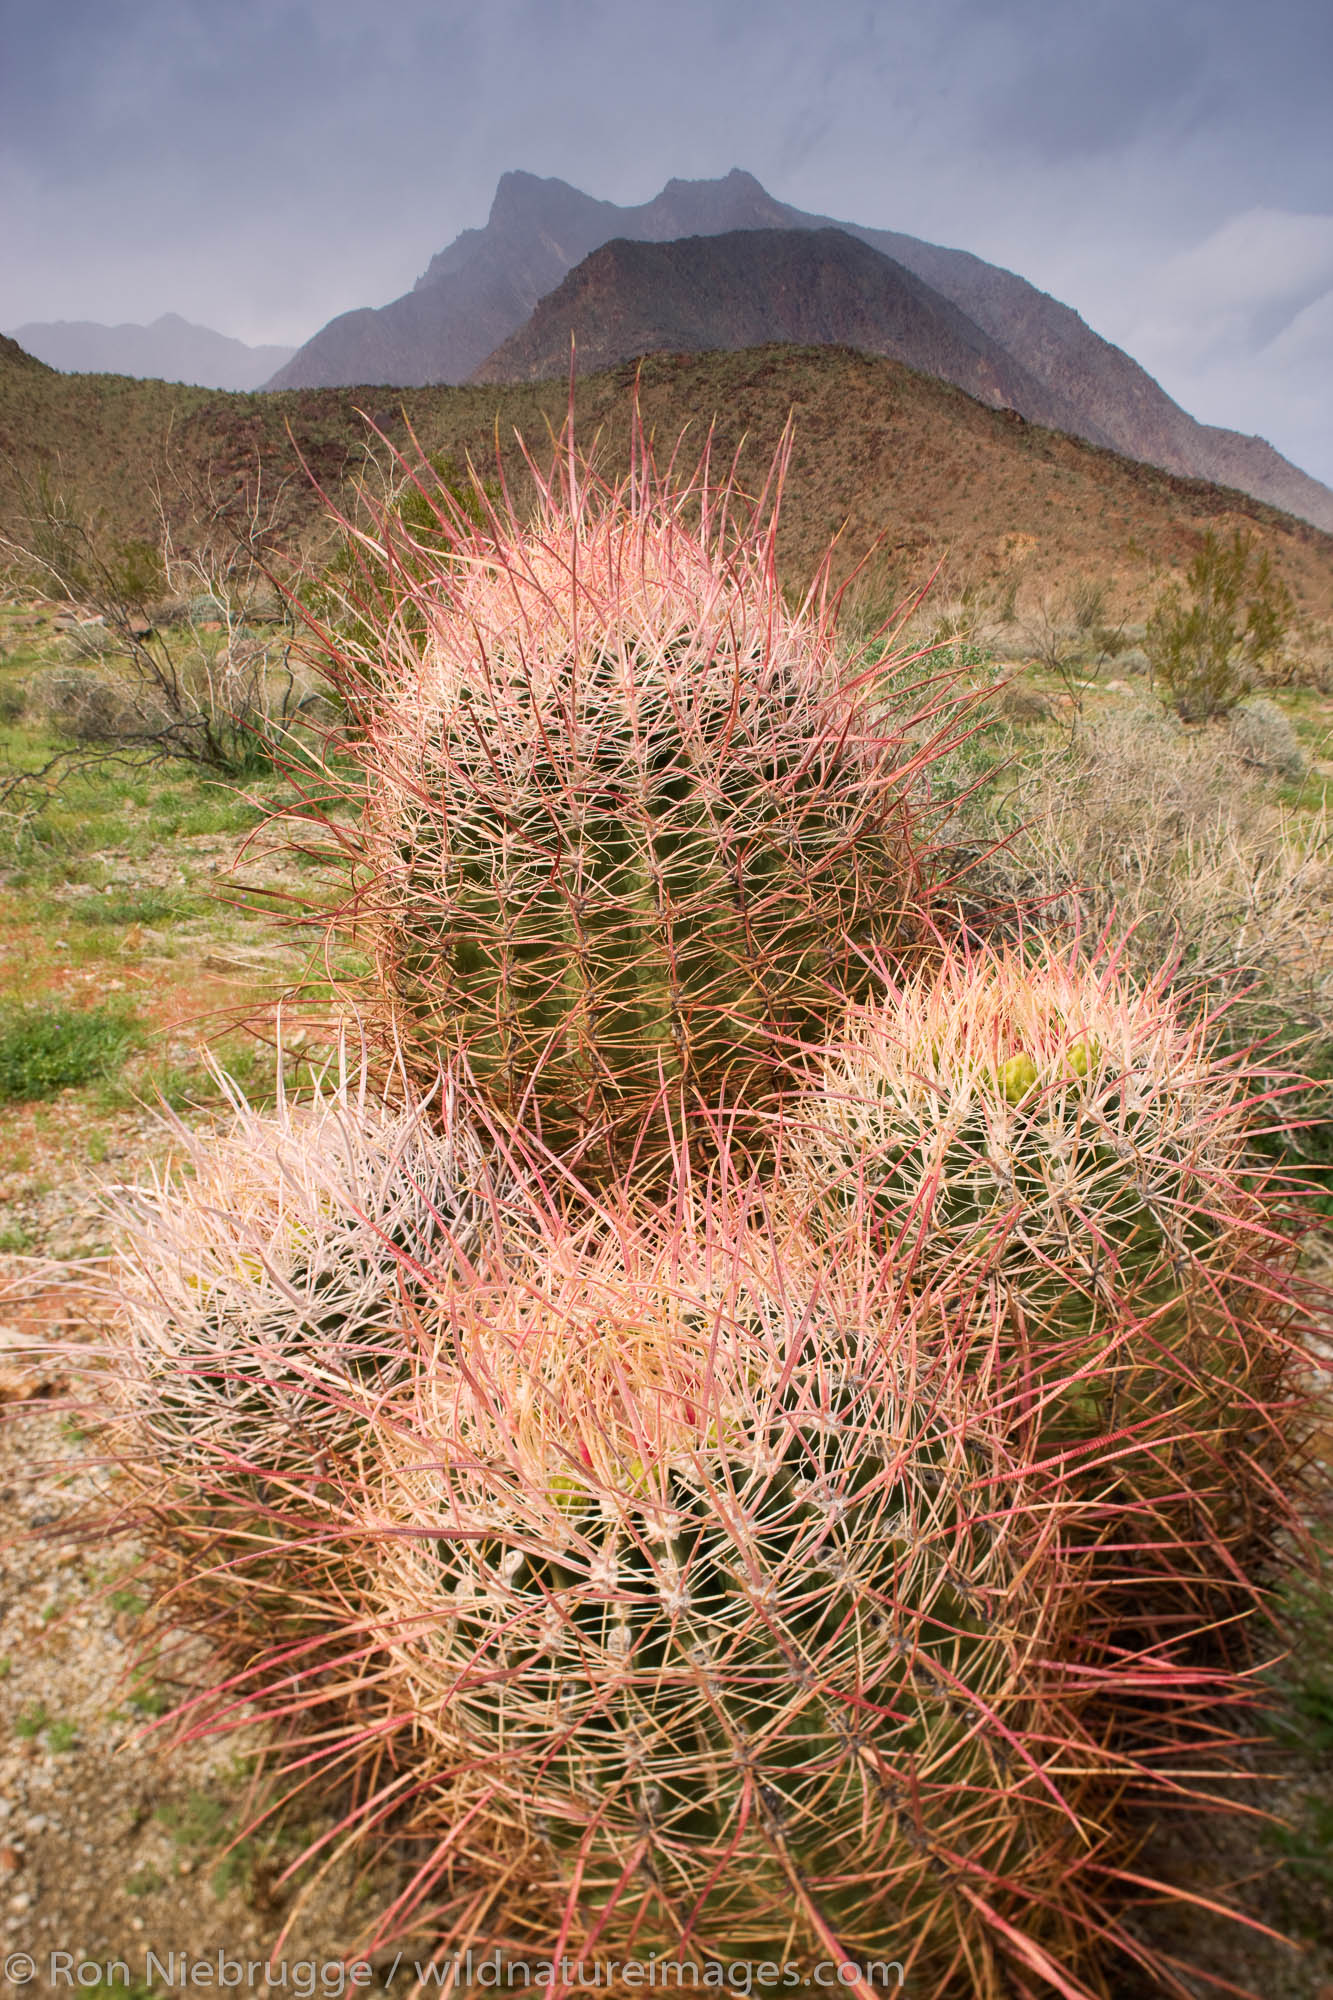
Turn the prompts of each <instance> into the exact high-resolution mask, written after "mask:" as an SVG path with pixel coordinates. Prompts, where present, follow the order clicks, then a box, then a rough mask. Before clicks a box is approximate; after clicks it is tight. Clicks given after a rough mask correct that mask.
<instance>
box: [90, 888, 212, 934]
mask: <svg viewBox="0 0 1333 2000" xmlns="http://www.w3.org/2000/svg"><path fill="white" fill-rule="evenodd" d="M200 908H201V905H200V904H199V903H197V902H193V901H191V899H190V898H189V897H186V896H173V895H170V894H168V893H167V892H166V891H165V890H160V889H138V890H135V889H129V890H125V891H123V892H122V891H119V890H117V891H113V892H112V893H111V894H109V895H101V896H81V897H79V899H78V901H77V902H75V903H72V904H71V905H70V907H69V912H68V918H69V921H70V922H71V923H75V924H90V925H95V926H96V927H98V928H99V929H100V928H106V929H111V928H113V927H116V928H128V927H129V926H130V925H131V924H164V923H180V922H182V921H184V920H185V919H187V918H189V917H191V916H194V915H196V914H197V913H198V911H199V909H200Z"/></svg>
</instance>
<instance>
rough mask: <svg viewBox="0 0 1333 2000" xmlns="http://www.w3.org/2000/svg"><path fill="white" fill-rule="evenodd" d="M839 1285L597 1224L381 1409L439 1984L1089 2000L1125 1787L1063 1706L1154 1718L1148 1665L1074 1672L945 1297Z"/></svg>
mask: <svg viewBox="0 0 1333 2000" xmlns="http://www.w3.org/2000/svg"><path fill="white" fill-rule="evenodd" d="M853 1262H854V1260H850V1259H847V1260H842V1268H841V1271H840V1272H839V1273H838V1274H836V1275H835V1274H834V1273H831V1272H830V1271H829V1270H828V1268H827V1260H826V1259H825V1258H824V1257H823V1255H822V1253H820V1252H819V1251H817V1250H815V1249H813V1248H812V1247H811V1246H809V1245H806V1246H804V1247H802V1245H801V1242H800V1240H799V1238H798V1237H797V1236H795V1235H790V1234H785V1235H780V1234H779V1233H778V1232H777V1230H776V1229H775V1228H773V1227H758V1226H754V1225H752V1224H746V1223H745V1222H744V1221H743V1220H740V1221H735V1220H733V1221H732V1222H730V1223H729V1222H728V1221H727V1219H726V1217H725V1215H724V1214H723V1212H722V1210H721V1208H720V1207H719V1205H717V1204H714V1205H713V1206H712V1208H711V1209H710V1210H709V1211H708V1213H707V1215H706V1217H705V1216H703V1215H700V1217H699V1218H698V1221H697V1226H695V1225H693V1224H691V1223H690V1222H688V1221H685V1222H682V1220H681V1217H680V1215H679V1213H677V1214H675V1215H674V1216H673V1218H672V1219H671V1220H670V1221H669V1222H667V1223H665V1224H659V1223H658V1222H655V1221H654V1222H650V1223H648V1224H640V1223H639V1222H637V1221H635V1220H634V1219H633V1218H632V1217H631V1218H628V1219H626V1218H625V1217H624V1216H621V1217H619V1218H617V1223H616V1226H613V1227H610V1228H607V1229H605V1230H603V1232H602V1234H601V1237H600V1239H594V1240H591V1241H590V1240H588V1239H587V1238H584V1239H582V1240H580V1241H579V1242H578V1243H577V1244H576V1245H575V1246H574V1247H573V1248H572V1249H571V1248H569V1246H567V1245H562V1244H561V1243H560V1242H559V1241H558V1240H556V1241H550V1242H548V1244H547V1246H546V1252H545V1257H544V1261H543V1260H540V1259H539V1260H538V1261H537V1262H536V1263H533V1264H531V1265H529V1266H528V1267H527V1268H526V1269H524V1270H523V1271H522V1272H521V1273H518V1272H516V1273H515V1276H514V1278H513V1279H512V1280H511V1281H510V1282H508V1283H500V1284H497V1285H494V1286H492V1287H489V1288H488V1287H486V1286H480V1287H479V1286H475V1285H474V1286H469V1287H468V1288H467V1289H466V1290H465V1291H460V1292H459V1294H458V1295H457V1297H456V1298H455V1299H454V1300H453V1301H452V1302H451V1303H450V1304H449V1305H448V1307H447V1308H446V1309H445V1310H444V1311H443V1313H442V1316H441V1319H440V1322H439V1326H438V1331H437V1336H436V1340H435V1343H434V1346H433V1348H432V1349H430V1350H429V1351H423V1355H422V1362H421V1366H420V1367H419V1368H418V1371H417V1373H416V1377H415V1381H414V1385H413V1387H412V1390H411V1392H410V1394H409V1395H408V1396H406V1397H405V1398H400V1399H399V1401H398V1402H397V1404H396V1405H395V1406H394V1407H393V1408H391V1409H386V1410H385V1411H384V1412H382V1413H381V1418H380V1425H381V1433H380V1434H381V1436H382V1438H383V1440H384V1443H383V1453H382V1457H381V1458H380V1460H379V1464H380V1466H381V1468H382V1470H381V1474H380V1479H379V1483H378V1486H377V1487H372V1490H371V1491H370V1493H369V1494H368V1496H367V1497H365V1499H364V1500H363V1502H362V1503H361V1504H362V1505H363V1507H364V1511H365V1525H364V1534H365V1536H366V1546H367V1551H368V1553H367V1555H366V1557H365V1566H366V1569H367V1572H368V1573H373V1576H374V1578H375V1589H376V1592H377V1595H378V1609H377V1612H376V1614H375V1617H374V1619H373V1625H374V1628H375V1630H376V1633H377V1636H378V1639H379V1641H380V1644H381V1646H382V1649H383V1652H384V1653H385V1654H386V1655H387V1657H388V1660H389V1662H390V1665H389V1667H388V1668H387V1670H386V1671H385V1672H384V1673H383V1675H382V1677H381V1678H380V1680H379V1682H378V1685H379V1686H380V1687H381V1688H382V1689H383V1690H384V1691H385V1699H387V1700H388V1701H389V1702H390V1703H391V1706H392V1709H393V1711H394V1713H395V1714H396V1716H397V1718H398V1722H399V1726H400V1729H401V1730H402V1731H403V1732H405V1734H406V1738H407V1740H408V1741H410V1744H411V1751H410V1765H409V1768H410V1771H411V1779H412V1785H413V1791H414V1796H415V1797H416V1798H417V1799H418V1801H419V1815H420V1818H419V1825H418V1831H419V1833H420V1835H421V1837H422V1839H423V1841H425V1842H426V1843H428V1847H429V1851H430V1854H431V1861H430V1867H431V1868H432V1869H433V1870H434V1871H436V1875H437V1877H438V1876H439V1875H443V1874H445V1873H446V1872H449V1873H452V1872H453V1871H454V1870H455V1869H460V1870H461V1871H462V1880H463V1883H464V1885H465V1886H466V1887H467V1889H468V1896H467V1899H466V1904H465V1909H464V1913H463V1914H462V1915H461V1916H460V1919H459V1930H458V1931H457V1932H456V1933H454V1932H450V1931H449V1930H448V1929H447V1928H446V1932H445V1935H444V1936H443V1938H442V1939H441V1945H440V1949H441V1952H442V1953H444V1954H445V1956H447V1952H448V1950H449V1949H450V1948H451V1946H452V1944H453V1943H456V1942H458V1940H459V1939H460V1938H461V1937H467V1938H468V1940H469V1941H470V1942H471V1941H474V1940H477V1939H479V1938H481V1937H485V1938H486V1941H487V1943H489V1942H490V1941H491V1939H492V1938H499V1939H501V1940H503V1942H504V1943H505V1945H506V1946H507V1947H508V1948H510V1949H511V1950H513V1951H515V1952H519V1951H521V1952H522V1955H523V1956H525V1957H527V1958H529V1959H531V1958H533V1957H536V1958H545V1957H550V1956H551V1955H552V1954H554V1955H555V1956H556V1957H557V1958H558V1957H560V1956H561V1955H564V1956H567V1957H569V1958H571V1959H578V1958H579V1957H584V1958H585V1959H586V1958H587V1957H588V1956H589V1955H590V1954H592V1955H595V1956H597V1957H598V1958H602V1957H606V1956H608V1955H614V1954H615V1952H616V1951H617V1950H623V1949H625V1948H630V1949H632V1950H633V1951H634V1952H635V1953H636V1955H637V1956H639V1957H640V1958H644V1959H646V1958H647V1957H648V1955H649V1953H650V1951H651V1952H653V1953H661V1954H663V1955H665V1956H668V1957H670V1956H676V1957H680V1958H683V1959H685V1960H691V1961H694V1962H695V1963H696V1966H700V1965H705V1964H711V1965H712V1966H713V1967H714V1971H715V1972H716V1970H717V1968H723V1971H722V1973H721V1975H720V1976H721V1977H722V1978H724V1979H727V1980H730V1978H731V1974H730V1973H728V1972H726V1971H725V1968H726V1967H727V1966H728V1965H730V1964H732V1963H733V1962H734V1961H748V1962H749V1963H750V1964H753V1963H754V1962H755V1961H760V1960H770V1961H773V1962H775V1963H776V1964H777V1965H779V1966H786V1965H792V1964H795V1965H798V1966H801V1967H802V1968H803V1969H804V1978H805V1981H806V1983H808V1980H809V1977H810V1970H811V1967H812V1966H813V1965H815V1964H816V1963H819V1962H824V1963H827V1964H829V1965H830V1966H833V1965H847V1964H850V1965H851V1966H852V1968H853V1970H854V1971H855V1969H856V1968H857V1967H861V1968H863V1969H864V1968H867V1967H870V1966H871V1965H878V1966H879V1967H880V1972H879V1973H878V1974H872V1973H870V1972H868V1971H864V1970H863V1973H862V1975H861V1976H860V1978H859V1982H858V1983H859V1987H860V1990H862V1991H868V1990H870V1989H871V1988H872V1987H876V1986H878V1987H881V1988H882V1986H883V1985H884V1984H885V1983H887V1984H889V1985H890V1986H893V1985H895V1984H896V1978H897V1976H896V1974H894V1973H891V1972H889V1971H888V1970H887V1968H888V1966H889V1965H890V1964H891V1963H893V1962H897V1963H898V1964H900V1965H901V1966H902V1967H903V1968H904V1975H905V1978H906V1981H907V1984H908V1986H909V1988H911V1989H912V1990H921V1991H923V1992H924V1991H929V1992H931V1993H936V1994H946V1993H947V1994H953V1993H957V1994H959V1995H963V1994H966V1995H968V1996H974V1995H995V1996H999V1995H1001V1994H1008V1993H1010V1992H1012V1991H1018V1990H1021V1991H1032V1990H1035V1988H1034V1986H1033V1984H1032V1975H1033V1974H1034V1973H1035V1974H1036V1975H1037V1983H1038V1984H1041V1983H1042V1982H1044V1981H1045V1980H1046V1979H1048V1978H1049V1981H1050V1984H1051V1985H1053V1986H1054V1987H1055V1988H1056V1990H1059V1991H1062V1992H1065V1993H1086V1992H1087V1991H1088V1990H1089V1989H1088V1988H1086V1987H1085V1986H1083V1985H1080V1984H1074V1983H1070V1982H1071V1981H1074V1980H1075V1979H1076V1978H1077V1977H1078V1975H1077V1972H1076V1970H1075V1969H1074V1968H1076V1967H1077V1966H1079V1965H1081V1964H1082V1963H1083V1961H1084V1958H1085V1956H1086V1951H1087V1947H1088V1944H1089V1941H1090V1939H1091V1937H1092V1935H1093V1933H1094V1932H1095V1931H1099V1930H1100V1931H1101V1932H1102V1933H1104V1934H1105V1935H1114V1932H1115V1926H1114V1922H1113V1920H1112V1919H1111V1918H1109V1917H1108V1916H1107V1914H1106V1913H1105V1911H1104V1910H1102V1911H1100V1912H1098V1911H1096V1909H1095V1905H1096V1900H1097V1897H1098V1895H1099V1893H1101V1892H1103V1891H1104V1890H1105V1887H1106V1880H1107V1871H1108V1869H1109V1867H1110V1866H1111V1862H1112V1860H1113V1858H1114V1852H1115V1847H1116V1835H1115V1831H1114V1829H1115V1810H1114V1809H1115V1805H1116V1801H1117V1798H1118V1796H1119V1794H1120V1793H1121V1792H1122V1790H1123V1786H1124V1783H1125V1780H1126V1776H1127V1774H1130V1773H1131V1772H1133V1771H1134V1770H1136V1769H1137V1770H1139V1771H1142V1769H1143V1768H1144V1765H1143V1761H1142V1760H1137V1761H1136V1760H1135V1759H1132V1758H1125V1757H1124V1756H1122V1755H1118V1754H1117V1751H1116V1749H1115V1748H1114V1747H1111V1746H1108V1743H1107V1741H1106V1740H1105V1736H1104V1731H1103V1730H1102V1729H1101V1728H1100V1726H1097V1727H1090V1726H1088V1724H1087V1722H1086V1720H1085V1715H1086V1713H1088V1712H1090V1710H1091V1705H1092V1702H1093V1700H1094V1697H1096V1698H1104V1696H1105V1694H1106V1691H1107V1690H1108V1689H1116V1690H1119V1691H1120V1692H1121V1693H1122V1694H1124V1695H1125V1696H1126V1698H1128V1699H1132V1698H1133V1697H1134V1695H1135V1694H1136V1693H1141V1692H1143V1690H1144V1689H1147V1690H1148V1691H1150V1692H1151V1693H1152V1694H1154V1695H1155V1696H1158V1697H1160V1696H1161V1695H1162V1694H1163V1692H1164V1690H1165V1689H1166V1688H1167V1686H1168V1683H1169V1677H1168V1675H1167V1674H1166V1673H1165V1672H1164V1666H1165V1662H1164V1660H1163V1659H1162V1658H1160V1657H1159V1658H1158V1659H1156V1660H1153V1661H1149V1662H1146V1663H1142V1664H1140V1663H1136V1662H1135V1661H1133V1660H1132V1659H1128V1660H1127V1659H1125V1658H1124V1657H1121V1658H1116V1657H1114V1656H1112V1655H1111V1654H1110V1653H1109V1652H1108V1651H1107V1650H1105V1648H1104V1647H1103V1648H1102V1649H1101V1650H1099V1627H1098V1619H1097V1614H1096V1610H1095V1595H1094V1593H1091V1592H1090V1591H1089V1590H1088V1588H1087V1583H1088V1578H1087V1572H1086V1565H1087V1561H1088V1556H1087V1552H1086V1550H1084V1551H1082V1552H1080V1550H1079V1547H1078V1543H1079V1539H1080V1537H1079V1534H1078V1526H1079V1521H1078V1503H1076V1502H1075V1501H1074V1500H1073V1499H1072V1497H1071V1491H1070V1488H1069V1484H1068V1481H1067V1479H1065V1478H1064V1476H1063V1475H1062V1474H1061V1472H1060V1471H1059V1469H1058V1468H1056V1469H1054V1470H1052V1469H1049V1468H1048V1469H1045V1470H1042V1469H1039V1468H1036V1467H1034V1466H1033V1465H1032V1464H1031V1463H1030V1462H1029V1461H1027V1460H1026V1459H1025V1458H1024V1457H1023V1456H1022V1455H1021V1454H1018V1455H1016V1454H1015V1453H1014V1451H1013V1450H1012V1447H1011V1445H1010V1443H1009V1442H1008V1440H1007V1438H1006V1435H1005V1430H1004V1426H1003V1424H1000V1423H997V1422H996V1421H995V1417H996V1412H995V1410H994V1409H993V1408H992V1407H990V1406H989V1404H988V1399H987V1397H986V1395H985V1394H984V1393H982V1394H980V1395H978V1394H976V1393H974V1390H975V1384H974V1382H973V1381H972V1378H970V1377H969V1375H968V1373H967V1371H966V1369H965V1368H963V1367H962V1366H960V1365H959V1354H958V1352H957V1348H956V1342H951V1340H950V1338H949V1335H948V1324H949V1322H948V1320H947V1314H946V1316H945V1317H942V1309H941V1302H940V1301H939V1300H935V1299H922V1300H919V1301H914V1302H911V1301H907V1300H906V1299H905V1298H904V1296H903V1295H902V1294H898V1295H896V1296H895V1295H893V1294H890V1293H888V1292H886V1291H885V1290H884V1289H883V1288H882V1287H879V1286H878V1283H877V1281H876V1279H875V1276H874V1273H873V1270H872V1269H871V1267H870V1266H869V1265H863V1266H862V1267H861V1272H860V1275H859V1276H858V1275H856V1274H855V1273H854V1272H852V1271H851V1266H852V1264H853ZM1109 1455H1110V1457H1111V1458H1112V1459H1113V1458H1114V1456H1115V1447H1114V1446H1112V1447H1111V1450H1110V1454H1109ZM1085 1511H1086V1509H1085ZM365 1632H366V1625H365V1624H364V1623H363V1624H361V1625H359V1626H358V1628H357V1634H358V1644H360V1643H364V1635H365ZM358 1657H359V1655H358ZM1199 1692H1200V1684H1199V1682H1198V1681H1196V1682H1195V1683H1194V1684H1193V1685H1192V1686H1191V1687H1190V1688H1188V1689H1186V1690H1185V1691H1184V1692H1183V1695H1182V1699H1181V1701H1180V1703H1179V1709H1180V1711H1181V1714H1182V1715H1184V1716H1185V1718H1186V1721H1185V1723H1184V1725H1183V1727H1182V1728H1179V1729H1175V1730H1173V1727H1172V1725H1171V1724H1170V1723H1168V1725H1167V1734H1168V1735H1170V1736H1172V1739H1173V1740H1172V1757H1171V1763H1172V1766H1173V1770H1174V1773H1175V1775H1174V1776H1173V1777H1172V1778H1171V1779H1170V1780H1169V1782H1171V1783H1175V1782H1178V1779H1179V1774H1180V1772H1181V1771H1182V1770H1183V1769H1184V1768H1185V1767H1186V1765H1187V1763H1188V1751H1187V1749H1186V1747H1185V1745H1184V1743H1183V1740H1182V1738H1183V1737H1184V1736H1187V1735H1188V1733H1189V1727H1188V1716H1189V1713H1190V1710H1191V1708H1192V1706H1193V1705H1194V1702H1195V1698H1196V1697H1197V1696H1198V1695H1199ZM1168 1706H1169V1704H1168ZM1176 1720H1177V1723H1179V1721H1180V1717H1179V1716H1178V1717H1177V1718H1176ZM373 1740H374V1741H375V1742H377V1743H380V1744H383V1743H384V1741H385V1740H386V1739H385V1736H384V1733H383V1731H380V1730H377V1731H376V1732H375V1734H374V1738H373ZM1210 1740H1211V1739H1210ZM479 1867H484V1869H485V1870H486V1871H488V1872H489V1878H490V1887H489V1888H488V1887H487V1886H486V1882H485V1880H483V1881H482V1882H481V1883H480V1884H478V1882H477V1879H476V1871H477V1869H478V1868H479ZM419 1892H420V1893H425V1892H424V1891H419ZM461 1900H462V1899H460V1901H461ZM479 1909H484V1910H485V1911H487V1912H488V1913H489V1915H488V1922H489V1923H490V1925H491V1928H490V1929H489V1930H486V1929H483V1928H482V1927H481V1922H480V1919H479V1918H478V1915H477V1912H478V1910H479ZM1062 1968H1063V1969H1062ZM696 1976H701V1975H698V1974H696ZM711 1976H712V1975H710V1977H711ZM1087 1976H1088V1977H1090V1978H1092V1979H1093V1980H1094V1982H1095V1979H1096V1975H1095V1973H1089V1974H1088V1975H1087ZM828 1977H829V1978H830V1979H831V1978H832V1973H831V1972H830V1974H829V1975H828ZM1015 1980H1016V1981H1017V1984H1014V1983H1012V1982H1014V1981H1015ZM1043 1990H1044V1986H1043Z"/></svg>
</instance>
